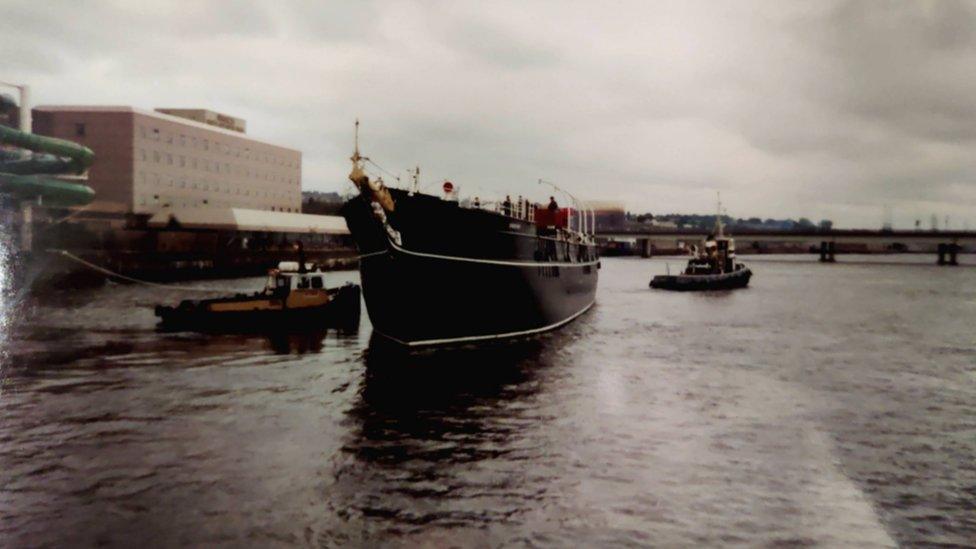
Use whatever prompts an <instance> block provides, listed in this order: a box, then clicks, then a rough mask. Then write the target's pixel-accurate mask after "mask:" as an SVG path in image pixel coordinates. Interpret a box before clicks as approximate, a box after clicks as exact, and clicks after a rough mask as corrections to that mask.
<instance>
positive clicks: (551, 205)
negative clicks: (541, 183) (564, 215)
mask: <svg viewBox="0 0 976 549" xmlns="http://www.w3.org/2000/svg"><path fill="white" fill-rule="evenodd" d="M558 209H559V204H556V197H554V196H550V197H549V211H550V212H555V211H557V210H558Z"/></svg>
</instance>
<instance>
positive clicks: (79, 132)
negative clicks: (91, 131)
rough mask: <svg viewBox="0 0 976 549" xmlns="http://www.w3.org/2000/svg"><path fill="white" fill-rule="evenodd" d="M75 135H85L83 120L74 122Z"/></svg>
mask: <svg viewBox="0 0 976 549" xmlns="http://www.w3.org/2000/svg"><path fill="white" fill-rule="evenodd" d="M75 136H76V137H85V124H84V123H83V122H78V123H77V124H75Z"/></svg>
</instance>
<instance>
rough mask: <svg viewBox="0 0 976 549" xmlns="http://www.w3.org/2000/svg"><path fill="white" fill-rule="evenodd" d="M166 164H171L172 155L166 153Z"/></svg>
mask: <svg viewBox="0 0 976 549" xmlns="http://www.w3.org/2000/svg"><path fill="white" fill-rule="evenodd" d="M166 163H167V164H169V165H172V164H173V155H172V154H170V153H166Z"/></svg>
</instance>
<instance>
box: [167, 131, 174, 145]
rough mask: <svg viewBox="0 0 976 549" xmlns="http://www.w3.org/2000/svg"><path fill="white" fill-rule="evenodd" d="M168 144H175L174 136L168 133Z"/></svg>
mask: <svg viewBox="0 0 976 549" xmlns="http://www.w3.org/2000/svg"><path fill="white" fill-rule="evenodd" d="M166 142H167V143H172V142H173V134H171V133H167V134H166Z"/></svg>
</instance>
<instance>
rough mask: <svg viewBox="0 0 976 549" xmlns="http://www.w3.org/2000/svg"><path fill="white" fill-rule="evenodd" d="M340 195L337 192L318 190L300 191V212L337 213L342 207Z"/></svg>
mask: <svg viewBox="0 0 976 549" xmlns="http://www.w3.org/2000/svg"><path fill="white" fill-rule="evenodd" d="M343 201H344V200H343V198H342V196H340V195H339V193H324V192H318V191H303V192H302V213H307V214H313V215H339V209H340V208H342V203H343Z"/></svg>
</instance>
